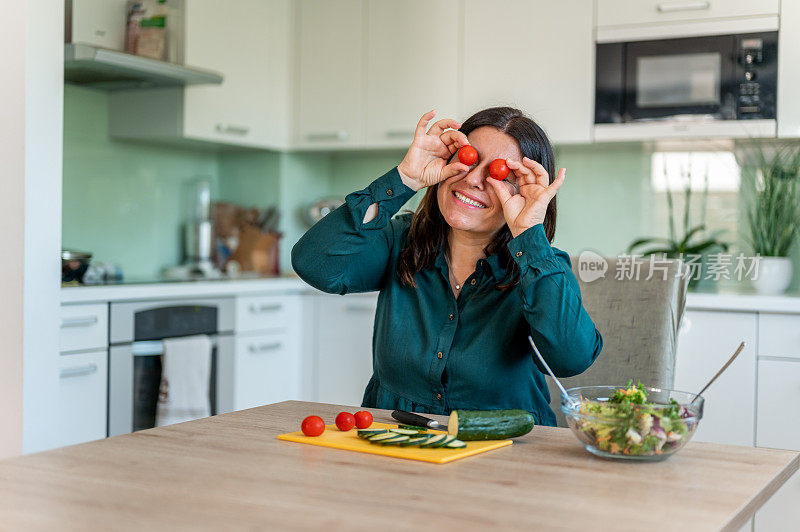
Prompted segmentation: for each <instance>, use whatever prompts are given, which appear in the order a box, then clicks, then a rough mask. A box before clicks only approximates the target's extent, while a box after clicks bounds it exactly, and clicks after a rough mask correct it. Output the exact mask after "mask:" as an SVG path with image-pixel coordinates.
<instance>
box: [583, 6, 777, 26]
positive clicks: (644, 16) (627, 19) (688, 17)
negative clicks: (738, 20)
mask: <svg viewBox="0 0 800 532" xmlns="http://www.w3.org/2000/svg"><path fill="white" fill-rule="evenodd" d="M779 5H780V0H758V1H757V2H753V0H597V25H598V26H620V25H626V24H660V23H664V22H684V21H700V20H712V19H719V18H728V17H752V16H761V15H777V14H778V8H779Z"/></svg>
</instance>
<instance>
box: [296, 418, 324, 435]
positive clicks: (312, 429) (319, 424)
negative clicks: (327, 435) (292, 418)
mask: <svg viewBox="0 0 800 532" xmlns="http://www.w3.org/2000/svg"><path fill="white" fill-rule="evenodd" d="M300 430H302V431H303V434H305V435H306V436H319V435H320V434H322V433H323V432H325V422H324V421H323V420H322V418H321V417H319V416H308V417H307V418H305V419H304V420H303V423H302V424H301V425H300Z"/></svg>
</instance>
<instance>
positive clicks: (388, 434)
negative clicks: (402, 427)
mask: <svg viewBox="0 0 800 532" xmlns="http://www.w3.org/2000/svg"><path fill="white" fill-rule="evenodd" d="M397 436H400V435H399V434H395V433H394V432H383V433H381V434H375V435H374V436H368V437H367V440H368V441H370V442H372V443H377V442H380V441H383V440H388V439H390V438H396V437H397Z"/></svg>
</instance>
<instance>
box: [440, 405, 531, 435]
mask: <svg viewBox="0 0 800 532" xmlns="http://www.w3.org/2000/svg"><path fill="white" fill-rule="evenodd" d="M534 425H535V420H534V418H533V416H532V415H531V414H530V412H527V411H525V410H453V411H452V412H451V413H450V420H449V422H448V423H447V432H448V433H449V434H452V435H453V436H455V437H457V438H458V439H459V440H462V441H477V440H504V439H506V438H516V437H517V436H522V435H524V434H527V433H529V432H530V431H531V430H532V429H533V426H534Z"/></svg>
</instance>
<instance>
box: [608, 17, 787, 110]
mask: <svg viewBox="0 0 800 532" xmlns="http://www.w3.org/2000/svg"><path fill="white" fill-rule="evenodd" d="M596 52H597V56H596V68H597V71H596V88H595V124H622V123H631V122H648V121H664V120H684V121H685V120H690V121H691V120H705V121H729V120H736V121H759V120H761V121H764V120H774V119H775V107H776V106H775V99H776V92H777V59H778V32H776V31H773V32H762V33H747V34H736V35H712V36H701V37H688V38H679V39H656V40H644V41H636V42H611V43H608V42H606V43H599V44H597V49H596Z"/></svg>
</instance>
